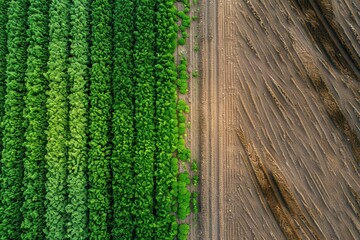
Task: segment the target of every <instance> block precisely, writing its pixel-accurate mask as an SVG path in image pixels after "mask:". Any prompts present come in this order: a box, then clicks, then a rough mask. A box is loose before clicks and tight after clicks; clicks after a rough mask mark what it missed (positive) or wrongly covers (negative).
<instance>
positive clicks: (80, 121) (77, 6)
mask: <svg viewBox="0 0 360 240" xmlns="http://www.w3.org/2000/svg"><path fill="white" fill-rule="evenodd" d="M88 12H89V2H88V1H86V0H85V1H83V0H74V1H73V2H72V4H71V8H70V26H71V30H70V39H71V40H70V43H71V45H70V54H71V56H72V57H71V58H70V65H69V69H68V74H69V80H70V83H71V85H70V94H69V96H68V99H69V105H70V110H69V130H70V136H69V140H68V144H67V145H68V166H67V170H68V178H67V186H68V197H69V201H68V203H67V206H66V212H67V214H68V217H69V220H68V223H67V238H69V239H79V240H81V239H86V238H87V226H86V224H87V220H88V219H87V191H86V188H85V187H86V184H87V178H86V172H85V171H86V167H87V158H88V149H87V127H88V114H87V111H88V96H87V93H88V81H89V77H88V72H89V69H88V63H89V46H88V42H87V39H88V37H89V24H88V19H89V13H88Z"/></svg>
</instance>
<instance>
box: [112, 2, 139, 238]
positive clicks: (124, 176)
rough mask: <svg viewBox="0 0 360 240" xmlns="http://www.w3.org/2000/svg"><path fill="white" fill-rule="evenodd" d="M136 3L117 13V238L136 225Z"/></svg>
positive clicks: (131, 233)
mask: <svg viewBox="0 0 360 240" xmlns="http://www.w3.org/2000/svg"><path fill="white" fill-rule="evenodd" d="M134 6H135V4H134V2H133V1H132V0H126V1H116V2H115V12H114V16H115V19H117V21H115V22H114V53H115V54H114V70H113V84H112V89H113V92H114V94H113V96H114V100H113V101H114V104H113V118H112V134H113V152H112V158H111V169H112V173H113V178H112V191H113V201H114V205H113V216H114V223H113V229H112V235H113V236H114V238H115V239H132V238H133V237H134V230H135V226H134V224H133V222H134V218H135V215H134V214H133V213H132V207H133V204H134V187H135V185H134V184H135V181H134V154H135V152H134V148H133V146H134V136H135V135H134V134H135V129H134V111H135V108H134V107H135V106H134V97H135V96H134V90H135V83H134V80H133V78H134V58H133V48H134V44H135V39H134V30H135V26H134V21H135V18H134V17H133V12H134Z"/></svg>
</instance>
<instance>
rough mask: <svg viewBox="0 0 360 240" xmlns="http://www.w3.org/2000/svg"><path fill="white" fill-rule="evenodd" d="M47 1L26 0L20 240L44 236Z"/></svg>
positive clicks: (42, 237) (47, 43)
mask: <svg viewBox="0 0 360 240" xmlns="http://www.w3.org/2000/svg"><path fill="white" fill-rule="evenodd" d="M48 11H49V1H46V0H30V5H29V10H28V15H29V16H28V25H29V29H28V43H29V46H28V49H27V51H28V57H27V70H26V74H25V86H26V95H25V98H24V101H25V110H24V119H25V121H26V123H27V124H26V130H25V141H24V147H25V158H24V160H23V161H24V179H23V185H24V188H23V189H24V192H23V195H24V202H23V205H22V208H21V212H22V214H23V219H22V224H21V229H22V234H21V238H22V239H29V240H30V239H44V238H45V234H44V231H43V229H45V228H46V224H45V204H44V202H45V194H46V189H45V182H46V169H45V154H46V134H45V131H46V127H47V114H46V108H45V107H44V106H45V105H46V90H47V86H48V81H47V80H46V79H45V77H44V75H43V73H44V72H46V71H47V66H46V64H47V61H48V45H49V37H48V35H49V29H48Z"/></svg>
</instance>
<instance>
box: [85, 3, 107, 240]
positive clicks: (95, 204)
mask: <svg viewBox="0 0 360 240" xmlns="http://www.w3.org/2000/svg"><path fill="white" fill-rule="evenodd" d="M111 9H112V8H111V4H110V1H109V0H93V1H92V2H91V23H90V24H91V37H90V39H91V43H92V46H91V65H92V68H91V72H90V125H89V135H90V136H89V137H90V139H89V141H90V142H89V145H90V150H89V159H88V161H89V164H88V175H89V190H88V202H89V204H88V207H89V233H90V239H102V240H106V239H109V238H110V226H109V221H110V216H111V209H110V193H109V190H110V186H111V185H110V182H111V179H110V167H109V158H110V156H111V146H110V143H109V137H110V136H109V133H110V129H109V125H110V123H111V119H110V116H111V115H110V110H111V109H110V107H111V101H112V99H111V92H110V86H111V81H110V73H111V69H110V64H111V57H110V56H111V37H112V31H111V25H110V23H111V22H110V17H111V16H112V12H111Z"/></svg>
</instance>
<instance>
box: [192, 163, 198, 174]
mask: <svg viewBox="0 0 360 240" xmlns="http://www.w3.org/2000/svg"><path fill="white" fill-rule="evenodd" d="M191 171H193V172H194V173H197V172H198V165H197V162H196V160H194V161H193V162H192V163H191Z"/></svg>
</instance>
